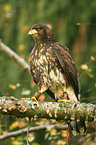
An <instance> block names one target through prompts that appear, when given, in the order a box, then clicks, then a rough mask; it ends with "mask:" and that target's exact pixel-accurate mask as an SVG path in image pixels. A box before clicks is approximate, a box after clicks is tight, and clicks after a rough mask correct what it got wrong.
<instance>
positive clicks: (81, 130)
mask: <svg viewBox="0 0 96 145" xmlns="http://www.w3.org/2000/svg"><path fill="white" fill-rule="evenodd" d="M68 126H69V128H70V130H71V131H72V133H73V135H74V136H76V135H78V134H80V135H83V134H86V125H85V121H84V120H83V121H82V120H80V121H78V122H77V121H76V120H75V121H71V122H69V123H68Z"/></svg>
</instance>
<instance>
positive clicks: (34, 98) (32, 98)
mask: <svg viewBox="0 0 96 145" xmlns="http://www.w3.org/2000/svg"><path fill="white" fill-rule="evenodd" d="M22 100H34V101H37V99H36V97H35V96H33V97H30V98H22Z"/></svg>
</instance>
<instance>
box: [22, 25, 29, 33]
mask: <svg viewBox="0 0 96 145" xmlns="http://www.w3.org/2000/svg"><path fill="white" fill-rule="evenodd" d="M28 31H29V26H28V25H25V26H24V27H23V29H22V32H23V34H26V33H28Z"/></svg>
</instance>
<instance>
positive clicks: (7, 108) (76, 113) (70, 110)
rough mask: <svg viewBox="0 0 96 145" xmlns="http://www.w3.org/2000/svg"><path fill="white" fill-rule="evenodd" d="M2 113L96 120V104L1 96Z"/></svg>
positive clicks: (0, 109) (0, 106)
mask: <svg viewBox="0 0 96 145" xmlns="http://www.w3.org/2000/svg"><path fill="white" fill-rule="evenodd" d="M0 113H1V114H7V115H15V116H16V117H20V118H21V117H33V118H34V119H35V118H47V119H56V120H64V121H68V120H75V119H77V120H80V119H82V120H84V121H86V122H95V117H96V114H95V113H96V105H93V104H85V103H81V104H80V103H66V104H64V103H57V102H38V101H37V102H34V101H32V100H18V99H15V98H11V99H10V98H9V97H8V98H7V97H1V98H0Z"/></svg>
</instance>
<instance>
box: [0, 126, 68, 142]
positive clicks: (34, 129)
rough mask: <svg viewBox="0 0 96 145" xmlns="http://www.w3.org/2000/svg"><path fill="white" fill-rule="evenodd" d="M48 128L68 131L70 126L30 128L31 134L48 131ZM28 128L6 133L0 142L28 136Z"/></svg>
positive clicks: (0, 137) (0, 138)
mask: <svg viewBox="0 0 96 145" xmlns="http://www.w3.org/2000/svg"><path fill="white" fill-rule="evenodd" d="M48 127H50V129H51V128H56V129H60V130H63V129H67V127H68V125H67V124H66V125H57V124H51V125H41V126H35V127H30V129H29V132H35V131H41V130H46V129H47V128H48ZM27 130H28V128H24V129H20V130H18V131H13V132H9V133H6V134H4V135H1V136H0V141H2V140H5V139H7V138H9V137H16V136H19V135H21V134H26V132H27Z"/></svg>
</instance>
